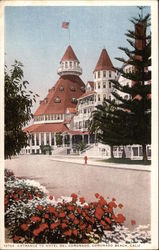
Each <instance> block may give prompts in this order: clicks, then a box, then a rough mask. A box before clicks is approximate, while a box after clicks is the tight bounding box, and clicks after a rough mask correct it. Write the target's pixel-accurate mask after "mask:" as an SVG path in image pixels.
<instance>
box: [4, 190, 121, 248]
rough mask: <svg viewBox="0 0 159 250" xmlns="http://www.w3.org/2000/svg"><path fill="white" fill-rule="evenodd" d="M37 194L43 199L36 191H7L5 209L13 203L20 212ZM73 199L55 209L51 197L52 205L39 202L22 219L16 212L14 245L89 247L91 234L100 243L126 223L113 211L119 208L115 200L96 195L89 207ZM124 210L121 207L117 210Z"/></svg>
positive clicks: (82, 199) (82, 201)
mask: <svg viewBox="0 0 159 250" xmlns="http://www.w3.org/2000/svg"><path fill="white" fill-rule="evenodd" d="M37 194H38V195H43V194H42V193H41V194H40V193H39V190H38V189H36V188H35V190H34V189H33V193H28V190H27V188H26V190H25V191H24V190H16V189H13V192H8V191H7V190H6V193H5V205H7V206H6V209H7V208H8V206H10V205H11V204H12V203H15V204H16V205H17V208H18V201H19V200H23V201H25V202H26V203H27V202H28V201H29V200H30V195H32V197H36V195H37ZM43 196H44V195H43ZM71 197H72V201H70V202H64V201H63V202H59V203H58V204H56V205H52V204H51V202H52V199H53V197H52V196H49V197H48V198H49V199H48V200H50V202H48V201H46V202H45V204H44V203H41V204H40V200H39V202H38V204H37V203H31V204H33V205H32V206H33V207H27V209H26V210H25V211H26V212H25V216H23V217H22V218H19V217H20V216H19V217H18V216H17V213H18V212H15V214H13V216H14V220H15V223H14V224H13V225H10V226H11V227H12V230H11V235H12V238H13V241H14V242H16V243H18V242H21V239H25V242H27V243H68V242H70V243H90V242H91V241H90V233H95V234H96V235H98V237H99V239H98V241H100V239H101V238H102V236H103V234H104V231H107V230H113V227H114V225H121V224H123V223H124V221H125V217H124V216H123V215H122V214H117V215H116V214H115V213H114V209H116V208H117V204H116V200H115V199H114V198H113V199H112V200H111V201H108V200H105V199H104V197H103V196H100V195H99V194H98V193H96V194H95V197H96V199H97V201H96V202H91V203H88V204H86V203H85V199H84V197H78V196H77V195H76V194H71ZM17 199H18V200H17ZM30 202H32V201H31V200H30ZM79 202H80V203H81V205H80V203H79ZM19 204H20V203H19ZM23 204H25V203H23ZM35 204H37V205H35ZM21 205H22V204H21ZM26 205H27V204H26ZM122 206H123V205H122V204H119V205H118V208H122ZM21 210H23V208H22V209H21ZM7 216H9V214H7ZM91 237H92V236H91Z"/></svg>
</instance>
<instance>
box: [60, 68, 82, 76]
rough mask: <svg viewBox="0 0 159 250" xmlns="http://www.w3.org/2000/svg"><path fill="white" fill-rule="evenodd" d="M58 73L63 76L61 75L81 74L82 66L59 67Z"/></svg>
mask: <svg viewBox="0 0 159 250" xmlns="http://www.w3.org/2000/svg"><path fill="white" fill-rule="evenodd" d="M57 73H58V74H59V75H60V76H61V75H67V74H69V75H81V74H82V68H81V67H79V66H76V67H68V68H65V67H62V66H61V67H59V68H58V70H57Z"/></svg>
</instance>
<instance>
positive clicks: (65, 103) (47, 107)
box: [34, 75, 85, 116]
mask: <svg viewBox="0 0 159 250" xmlns="http://www.w3.org/2000/svg"><path fill="white" fill-rule="evenodd" d="M84 86H85V85H84V83H83V81H82V80H81V79H80V78H79V76H76V75H64V76H61V77H60V78H59V80H58V81H57V83H56V84H55V86H54V87H53V88H52V89H51V90H49V93H48V95H47V97H46V98H45V99H44V101H43V102H41V103H40V106H39V107H38V109H37V110H36V112H35V114H34V116H38V115H44V114H45V115H46V114H64V113H65V111H66V109H67V108H68V107H69V109H70V108H73V109H74V108H76V105H77V104H76V103H73V102H72V98H75V99H78V98H79V97H80V96H81V95H82V94H83V89H82V87H84ZM57 100H59V101H60V102H56V101H57Z"/></svg>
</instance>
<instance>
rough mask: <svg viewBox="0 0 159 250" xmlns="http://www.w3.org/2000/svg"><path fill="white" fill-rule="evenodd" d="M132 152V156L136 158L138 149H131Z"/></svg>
mask: <svg viewBox="0 0 159 250" xmlns="http://www.w3.org/2000/svg"><path fill="white" fill-rule="evenodd" d="M132 151H133V156H138V147H133V148H132Z"/></svg>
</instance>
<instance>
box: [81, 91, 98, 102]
mask: <svg viewBox="0 0 159 250" xmlns="http://www.w3.org/2000/svg"><path fill="white" fill-rule="evenodd" d="M95 93H96V92H95V91H94V90H91V91H88V92H86V93H84V94H83V95H82V96H80V97H79V98H78V100H81V99H83V98H85V97H87V96H91V95H94V94H95Z"/></svg>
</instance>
